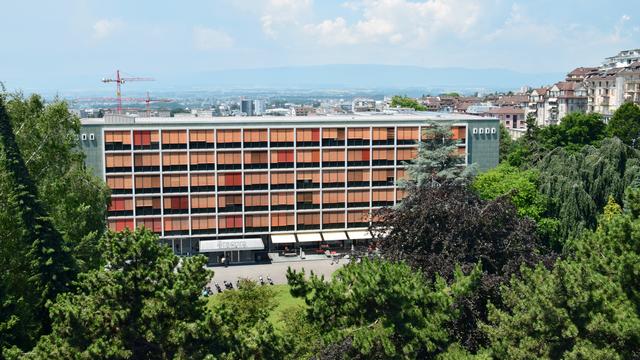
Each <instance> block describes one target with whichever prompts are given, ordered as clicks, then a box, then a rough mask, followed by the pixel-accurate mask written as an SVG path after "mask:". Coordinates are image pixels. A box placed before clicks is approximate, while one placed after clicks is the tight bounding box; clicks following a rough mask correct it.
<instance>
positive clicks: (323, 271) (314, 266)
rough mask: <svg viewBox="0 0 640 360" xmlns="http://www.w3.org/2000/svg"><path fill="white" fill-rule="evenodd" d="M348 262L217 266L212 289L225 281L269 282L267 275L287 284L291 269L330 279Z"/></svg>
mask: <svg viewBox="0 0 640 360" xmlns="http://www.w3.org/2000/svg"><path fill="white" fill-rule="evenodd" d="M346 262H347V260H345V259H343V260H340V262H339V263H337V264H336V263H333V264H332V261H331V260H329V259H326V260H325V259H323V260H299V261H291V262H274V263H271V264H249V265H230V266H229V267H223V266H216V267H211V268H210V269H212V270H213V272H214V276H213V279H212V280H211V288H213V284H214V283H216V282H217V283H218V284H220V285H222V283H223V281H231V282H232V283H233V284H234V286H235V283H236V280H238V279H240V278H249V279H251V280H255V281H258V279H259V278H260V276H261V275H262V277H263V278H264V281H267V275H268V276H270V277H271V279H273V282H274V283H275V284H286V283H287V269H288V268H289V267H291V268H292V269H294V270H302V269H303V268H304V269H305V272H306V273H307V274H309V273H310V272H311V271H313V272H314V273H315V274H319V275H324V276H325V278H329V277H330V276H331V274H333V272H334V271H336V270H337V269H338V268H340V267H341V266H342V265H343V264H345V263H346Z"/></svg>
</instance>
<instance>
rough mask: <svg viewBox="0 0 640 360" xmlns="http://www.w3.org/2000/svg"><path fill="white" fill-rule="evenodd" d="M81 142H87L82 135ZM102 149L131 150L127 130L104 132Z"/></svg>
mask: <svg viewBox="0 0 640 360" xmlns="http://www.w3.org/2000/svg"><path fill="white" fill-rule="evenodd" d="M82 140H87V135H86V134H82ZM104 149H105V150H106V151H112V150H131V132H130V131H129V130H126V131H105V132H104Z"/></svg>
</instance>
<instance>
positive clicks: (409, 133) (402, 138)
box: [398, 127, 418, 145]
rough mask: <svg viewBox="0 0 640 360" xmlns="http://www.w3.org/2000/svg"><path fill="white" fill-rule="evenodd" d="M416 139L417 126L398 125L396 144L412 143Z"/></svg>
mask: <svg viewBox="0 0 640 360" xmlns="http://www.w3.org/2000/svg"><path fill="white" fill-rule="evenodd" d="M417 141H418V128H417V127H399V128H398V145H413V144H415V143H416V142H417Z"/></svg>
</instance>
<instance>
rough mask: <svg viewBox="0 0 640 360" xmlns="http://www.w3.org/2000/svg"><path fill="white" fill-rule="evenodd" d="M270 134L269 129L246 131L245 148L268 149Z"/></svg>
mask: <svg viewBox="0 0 640 360" xmlns="http://www.w3.org/2000/svg"><path fill="white" fill-rule="evenodd" d="M268 138H269V133H268V131H267V129H251V130H245V131H244V147H245V148H266V147H267V146H269V143H268V141H267V140H268Z"/></svg>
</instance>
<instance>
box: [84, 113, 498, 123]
mask: <svg viewBox="0 0 640 360" xmlns="http://www.w3.org/2000/svg"><path fill="white" fill-rule="evenodd" d="M474 120H477V121H486V120H487V118H484V117H480V116H474V115H467V114H460V113H442V112H428V111H416V112H403V113H388V114H385V113H357V114H346V115H311V116H218V117H213V116H212V117H196V116H185V117H179V118H174V117H133V116H125V115H115V116H106V117H104V118H83V119H81V120H80V121H81V123H82V125H124V124H128V125H131V124H140V125H180V124H216V125H222V126H239V125H241V126H246V125H253V124H262V125H268V124H275V125H282V124H310V123H314V124H318V123H345V124H349V123H371V122H374V123H375V122H379V123H389V122H399V123H402V122H416V121H425V122H429V121H474Z"/></svg>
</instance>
